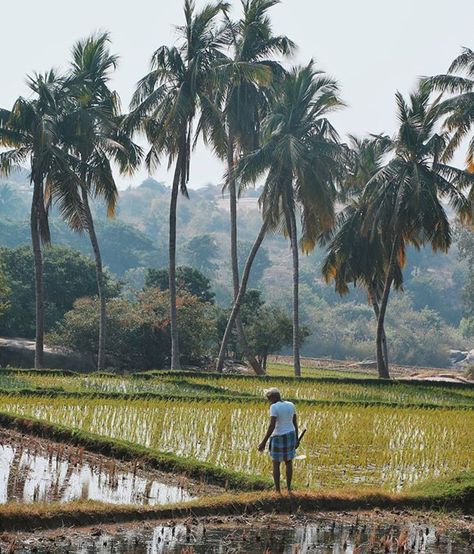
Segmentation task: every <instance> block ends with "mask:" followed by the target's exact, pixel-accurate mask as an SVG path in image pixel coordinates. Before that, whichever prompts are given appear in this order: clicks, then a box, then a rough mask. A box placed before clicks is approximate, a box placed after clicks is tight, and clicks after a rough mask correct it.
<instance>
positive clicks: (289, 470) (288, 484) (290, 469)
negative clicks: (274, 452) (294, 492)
mask: <svg viewBox="0 0 474 554" xmlns="http://www.w3.org/2000/svg"><path fill="white" fill-rule="evenodd" d="M285 466H286V487H287V488H288V492H291V479H292V478H293V460H288V461H286V462H285Z"/></svg>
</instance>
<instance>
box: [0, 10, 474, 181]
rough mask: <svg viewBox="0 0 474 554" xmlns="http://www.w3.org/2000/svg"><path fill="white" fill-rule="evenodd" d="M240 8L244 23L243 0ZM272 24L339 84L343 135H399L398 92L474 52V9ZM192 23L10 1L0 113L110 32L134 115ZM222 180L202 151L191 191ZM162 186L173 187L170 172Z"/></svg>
mask: <svg viewBox="0 0 474 554" xmlns="http://www.w3.org/2000/svg"><path fill="white" fill-rule="evenodd" d="M203 4H204V1H202V0H196V5H197V6H198V7H199V6H201V5H203ZM231 4H232V6H233V10H234V13H235V15H236V16H237V15H238V14H239V8H240V0H231ZM271 17H272V20H273V25H274V31H275V33H277V34H286V35H287V36H289V37H290V38H291V39H292V40H293V41H295V42H296V43H297V44H298V46H299V48H298V51H297V53H296V54H295V56H294V59H293V60H291V63H292V64H300V63H307V62H308V61H309V60H310V59H311V58H313V59H314V60H315V62H316V65H317V66H318V68H321V69H323V70H325V71H327V72H328V73H329V74H330V75H331V76H333V77H335V78H336V79H337V80H338V82H339V84H340V86H341V92H342V97H343V99H344V101H345V102H346V104H347V107H346V108H345V109H344V110H343V111H341V112H339V113H335V114H333V115H332V121H333V123H334V125H335V126H336V128H337V129H338V131H339V133H340V134H341V135H342V136H345V135H346V134H347V133H351V134H355V135H359V136H361V135H364V134H366V133H369V132H375V133H376V132H387V133H393V131H394V130H395V128H396V117H395V102H394V94H395V92H396V91H397V90H399V91H401V92H402V93H405V94H406V93H408V92H409V91H410V90H411V89H412V88H413V87H414V86H415V85H416V82H417V79H418V78H419V77H420V76H423V75H433V74H437V73H443V72H445V71H446V69H447V68H448V66H449V64H450V62H451V61H452V59H453V58H454V57H456V56H457V55H458V54H459V52H460V50H461V47H462V46H468V47H470V48H474V41H473V38H474V32H473V31H474V27H473V21H474V1H473V0H451V1H447V0H337V1H335V0H334V1H332V2H322V1H319V0H282V2H281V3H280V4H279V5H277V6H275V7H274V8H273V9H272V11H271ZM182 21H183V15H182V2H181V0H178V1H175V0H166V1H165V0H133V1H132V2H123V0H81V1H80V2H71V1H65V0H41V1H38V0H23V1H22V2H19V1H18V0H17V1H13V0H3V1H2V25H1V31H0V52H1V54H0V75H1V81H0V106H1V107H11V105H12V103H13V101H14V100H15V98H16V97H18V96H19V95H25V94H27V88H26V85H25V77H26V75H27V74H31V73H33V72H35V71H37V72H41V71H45V70H47V69H49V68H51V67H54V68H57V69H60V68H63V67H65V66H66V64H67V60H68V58H69V53H70V50H71V47H72V45H73V44H74V42H75V41H76V40H78V39H80V38H83V37H86V36H88V35H89V34H91V33H93V32H95V31H97V30H107V31H109V32H110V34H111V38H112V51H113V52H114V53H116V54H118V55H119V56H120V65H119V68H118V70H117V71H116V73H115V75H114V79H113V86H114V87H115V88H116V90H117V91H118V92H119V94H120V95H121V98H122V104H123V107H124V109H126V108H127V106H128V103H129V101H130V98H131V95H132V93H133V90H134V87H135V84H136V82H137V81H138V80H139V79H140V78H141V77H142V76H143V75H144V74H145V73H146V72H147V70H148V67H149V61H150V58H151V55H152V53H153V52H154V51H155V50H156V49H157V48H158V47H159V46H161V45H162V44H173V43H174V42H175V41H176V38H177V35H176V31H175V27H174V26H175V25H179V24H181V23H182ZM143 144H145V143H143ZM461 160H462V156H461ZM222 174H223V167H222V164H221V162H220V161H219V160H217V159H215V158H213V156H212V154H210V153H209V152H207V151H206V150H205V148H204V146H203V145H200V146H198V147H197V149H196V151H195V153H194V156H193V159H192V162H191V180H190V186H191V187H192V188H198V187H201V186H204V185H205V184H207V183H214V184H217V183H220V182H221V180H222ZM147 175H148V174H147V172H146V170H144V169H143V170H141V171H140V172H139V173H138V174H136V175H134V176H133V177H132V178H130V177H127V178H121V179H120V187H121V188H125V187H127V186H130V185H132V186H134V185H137V184H139V183H140V182H141V181H142V180H143V179H144V178H146V177H147ZM153 177H154V178H156V179H158V180H161V181H167V182H169V179H170V175H169V174H168V173H167V170H166V167H162V168H159V169H158V170H157V171H156V172H155V173H154V174H153Z"/></svg>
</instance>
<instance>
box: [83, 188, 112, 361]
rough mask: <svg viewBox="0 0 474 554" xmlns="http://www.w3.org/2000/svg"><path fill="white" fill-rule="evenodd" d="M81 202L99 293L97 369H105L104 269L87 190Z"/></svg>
mask: <svg viewBox="0 0 474 554" xmlns="http://www.w3.org/2000/svg"><path fill="white" fill-rule="evenodd" d="M82 202H83V205H84V213H85V217H86V223H87V232H88V234H89V238H90V241H91V245H92V250H93V252H94V259H95V272H96V279H97V292H98V295H99V304H100V318H99V348H98V350H97V369H98V370H99V371H103V370H104V369H105V345H106V340H107V303H106V294H105V280H104V270H103V266H102V256H101V254H100V248H99V241H98V240H97V235H96V232H95V226H94V219H93V217H92V213H91V209H90V206H89V198H88V194H87V190H86V189H85V188H83V189H82Z"/></svg>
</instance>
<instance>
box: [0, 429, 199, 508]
mask: <svg viewBox="0 0 474 554" xmlns="http://www.w3.org/2000/svg"><path fill="white" fill-rule="evenodd" d="M185 484H186V485H188V484H189V482H188V480H187V479H185V478H184V477H181V476H179V475H178V476H176V475H171V474H164V473H162V472H158V471H154V470H152V471H148V470H147V471H145V470H144V469H141V468H140V467H139V465H138V464H136V463H135V464H134V463H125V462H120V461H118V460H114V459H111V458H107V457H105V456H100V455H95V454H91V453H89V452H85V451H84V449H82V448H76V447H70V446H66V445H64V444H58V443H52V442H49V441H47V440H43V439H37V438H34V437H30V436H22V435H21V434H19V433H14V432H11V431H6V430H4V429H0V504H4V503H6V502H25V503H26V502H68V501H73V500H79V499H83V500H96V501H100V502H108V503H111V504H141V505H144V504H149V505H153V504H168V503H175V502H183V501H187V500H192V499H194V498H196V496H194V495H193V494H191V493H190V492H189V491H188V490H187V489H186V488H185ZM196 486H197V485H196V484H194V488H196ZM191 488H192V487H191Z"/></svg>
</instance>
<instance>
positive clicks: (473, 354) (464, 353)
mask: <svg viewBox="0 0 474 554" xmlns="http://www.w3.org/2000/svg"><path fill="white" fill-rule="evenodd" d="M449 358H450V360H451V364H452V366H453V367H454V368H457V369H464V368H466V367H468V366H470V365H474V348H473V349H472V350H451V351H450V352H449Z"/></svg>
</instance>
